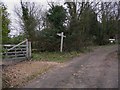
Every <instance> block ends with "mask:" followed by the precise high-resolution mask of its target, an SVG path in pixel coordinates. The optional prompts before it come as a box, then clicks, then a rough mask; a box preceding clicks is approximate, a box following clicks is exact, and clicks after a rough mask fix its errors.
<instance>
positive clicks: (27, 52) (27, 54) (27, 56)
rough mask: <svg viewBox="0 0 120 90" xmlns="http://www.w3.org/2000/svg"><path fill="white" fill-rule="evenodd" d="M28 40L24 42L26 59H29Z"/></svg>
mask: <svg viewBox="0 0 120 90" xmlns="http://www.w3.org/2000/svg"><path fill="white" fill-rule="evenodd" d="M28 48H29V47H28V39H27V40H26V58H27V59H28V58H29V49H28Z"/></svg>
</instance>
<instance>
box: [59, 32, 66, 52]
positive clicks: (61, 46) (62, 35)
mask: <svg viewBox="0 0 120 90" xmlns="http://www.w3.org/2000/svg"><path fill="white" fill-rule="evenodd" d="M57 35H58V36H61V45H60V52H62V49H63V37H66V36H65V35H64V34H63V32H61V33H57Z"/></svg>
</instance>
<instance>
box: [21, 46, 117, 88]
mask: <svg viewBox="0 0 120 90" xmlns="http://www.w3.org/2000/svg"><path fill="white" fill-rule="evenodd" d="M117 87H118V58H117V46H115V45H114V46H104V47H99V48H97V49H95V50H94V51H93V52H90V53H87V54H85V55H82V56H80V57H76V58H74V59H73V60H71V61H70V62H67V63H65V64H64V65H63V66H59V67H56V68H54V69H52V70H50V71H48V72H47V73H45V74H43V75H41V76H40V77H38V78H36V79H34V80H32V81H30V82H29V83H28V84H27V85H25V86H23V88H117Z"/></svg>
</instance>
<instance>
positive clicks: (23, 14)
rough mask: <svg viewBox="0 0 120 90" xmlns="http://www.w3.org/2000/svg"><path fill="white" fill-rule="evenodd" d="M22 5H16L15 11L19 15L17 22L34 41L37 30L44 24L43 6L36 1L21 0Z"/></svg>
mask: <svg viewBox="0 0 120 90" xmlns="http://www.w3.org/2000/svg"><path fill="white" fill-rule="evenodd" d="M20 5H21V7H19V8H18V7H15V13H16V15H17V16H18V18H17V20H16V21H17V23H18V24H19V26H20V28H21V31H23V32H24V33H25V35H26V38H28V39H29V40H31V41H33V40H34V39H35V36H36V31H40V30H41V29H42V28H43V27H44V25H43V23H44V21H43V17H44V12H43V11H42V6H40V5H38V4H37V3H35V2H22V1H21V2H20Z"/></svg>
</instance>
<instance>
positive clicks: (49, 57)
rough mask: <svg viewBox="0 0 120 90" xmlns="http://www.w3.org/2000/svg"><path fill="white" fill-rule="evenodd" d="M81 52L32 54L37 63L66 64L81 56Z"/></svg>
mask: <svg viewBox="0 0 120 90" xmlns="http://www.w3.org/2000/svg"><path fill="white" fill-rule="evenodd" d="M79 55H80V52H75V51H74V52H64V53H60V52H39V53H33V54H32V60H37V61H54V62H60V63H62V62H65V61H68V60H69V59H71V58H73V57H76V56H79Z"/></svg>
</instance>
